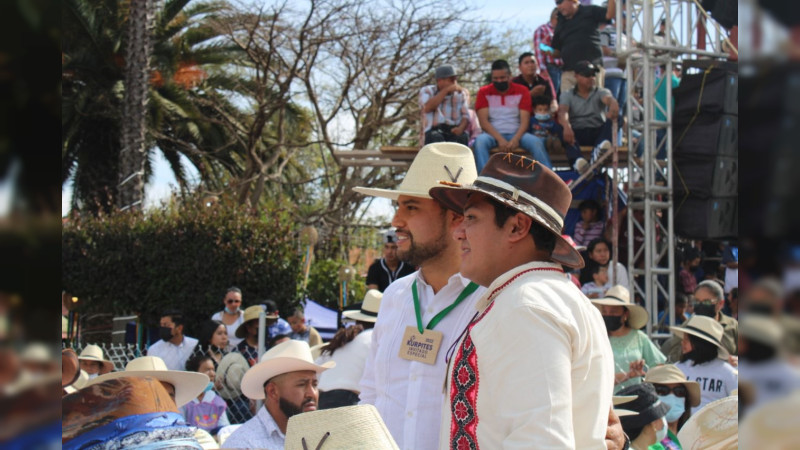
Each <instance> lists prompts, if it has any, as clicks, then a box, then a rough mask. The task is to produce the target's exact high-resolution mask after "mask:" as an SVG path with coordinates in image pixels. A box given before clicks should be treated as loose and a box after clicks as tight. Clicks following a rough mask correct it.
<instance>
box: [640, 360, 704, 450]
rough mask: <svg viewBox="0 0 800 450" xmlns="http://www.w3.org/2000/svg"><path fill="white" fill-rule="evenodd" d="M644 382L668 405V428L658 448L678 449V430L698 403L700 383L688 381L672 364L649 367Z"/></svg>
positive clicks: (679, 446) (679, 445)
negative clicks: (651, 386)
mask: <svg viewBox="0 0 800 450" xmlns="http://www.w3.org/2000/svg"><path fill="white" fill-rule="evenodd" d="M644 382H645V383H650V384H652V385H653V387H654V388H655V390H656V394H657V395H658V398H660V399H661V401H662V402H663V403H664V404H666V405H667V406H669V411H667V415H666V418H667V425H668V428H669V430H668V431H667V437H666V438H665V439H663V440H662V441H661V442H660V445H661V447H659V448H664V449H668V450H672V449H680V448H681V444H680V441H678V430H680V429H681V427H682V426H683V424H684V423H686V421H687V420H689V417H691V416H692V407H693V406H697V405H699V404H700V385H699V384H698V383H697V382H695V381H688V380H687V379H686V374H684V373H683V372H681V369H678V368H677V367H675V366H674V365H672V364H664V365H662V366H658V367H654V368H652V369H650V371H649V372H647V375H646V376H645V377H644Z"/></svg>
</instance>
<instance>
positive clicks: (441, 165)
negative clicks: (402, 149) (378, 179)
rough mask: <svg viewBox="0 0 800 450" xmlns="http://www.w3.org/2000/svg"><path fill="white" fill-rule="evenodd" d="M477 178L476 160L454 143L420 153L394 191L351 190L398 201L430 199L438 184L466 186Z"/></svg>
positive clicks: (426, 149) (438, 145)
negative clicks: (402, 196)
mask: <svg viewBox="0 0 800 450" xmlns="http://www.w3.org/2000/svg"><path fill="white" fill-rule="evenodd" d="M475 178H478V169H477V168H476V167H475V157H474V156H473V155H472V150H470V148H469V147H467V146H465V145H461V144H457V143H454V142H436V143H433V144H428V145H426V146H424V147H422V148H421V149H420V151H419V152H418V153H417V156H416V157H414V161H413V162H412V163H411V167H409V168H408V172H406V176H405V178H403V181H402V182H401V183H400V186H398V187H397V189H396V190H392V189H375V188H366V187H354V188H353V190H354V191H356V192H358V193H360V194H364V195H371V196H373V197H383V198H389V199H392V200H397V197H399V196H401V195H408V196H411V197H421V198H433V197H431V196H430V194H429V193H428V191H429V190H430V189H431V188H432V187H439V186H441V185H440V184H439V181H446V182H450V183H460V184H469V183H472V182H473V181H474V180H475Z"/></svg>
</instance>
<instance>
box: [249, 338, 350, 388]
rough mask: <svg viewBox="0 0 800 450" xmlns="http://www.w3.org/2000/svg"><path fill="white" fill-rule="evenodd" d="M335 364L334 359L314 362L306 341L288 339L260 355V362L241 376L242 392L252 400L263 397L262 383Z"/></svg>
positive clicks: (326, 367)
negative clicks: (285, 374) (319, 363)
mask: <svg viewBox="0 0 800 450" xmlns="http://www.w3.org/2000/svg"><path fill="white" fill-rule="evenodd" d="M335 366H336V363H335V362H334V361H328V362H326V363H325V364H322V365H317V364H314V358H313V357H312V356H311V348H310V347H309V346H308V342H305V341H298V340H294V339H290V340H288V341H286V342H283V343H281V344H278V345H276V346H275V347H272V348H271V349H269V351H267V352H266V353H264V354H263V355H261V362H259V363H258V364H256V365H255V366H253V367H251V368H250V370H248V371H247V373H245V374H244V377H243V378H242V393H243V394H244V395H246V396H247V397H248V398H251V399H253V400H262V399H263V398H264V383H266V382H267V381H269V380H270V379H272V378H274V377H277V376H278V375H282V374H284V373H289V372H299V371H302V370H313V371H314V372H317V373H319V372H322V371H325V370H328V369H330V368H333V367H335Z"/></svg>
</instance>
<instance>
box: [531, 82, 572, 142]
mask: <svg viewBox="0 0 800 450" xmlns="http://www.w3.org/2000/svg"><path fill="white" fill-rule="evenodd" d="M531 103H532V104H533V116H531V126H530V132H531V134H533V135H534V136H536V137H538V138H541V139H542V140H544V145H545V148H546V149H547V153H548V154H550V155H552V154H553V152H561V151H562V149H563V144H562V142H561V138H562V136H563V133H564V129H563V128H562V127H561V125H559V124H558V123H557V122H556V120H555V118H554V117H553V116H552V115H551V114H550V99H549V98H548V97H546V96H544V95H536V96H534V97H533V98H532V99H531Z"/></svg>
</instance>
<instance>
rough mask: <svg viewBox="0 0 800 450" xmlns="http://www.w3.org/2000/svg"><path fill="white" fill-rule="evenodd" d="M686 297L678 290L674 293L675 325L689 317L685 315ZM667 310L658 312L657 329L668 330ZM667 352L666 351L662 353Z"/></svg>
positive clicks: (668, 315)
mask: <svg viewBox="0 0 800 450" xmlns="http://www.w3.org/2000/svg"><path fill="white" fill-rule="evenodd" d="M687 303H688V301H687V298H686V296H685V295H684V294H682V293H680V292H676V293H675V325H680V324H682V323H683V322H685V321H686V320H687V319H688V318H689V317H688V316H686V304H687ZM669 317H670V314H669V311H667V310H666V309H665V310H664V311H661V312H660V313H658V329H659V331H669V327H670V324H669ZM662 351H663V348H662ZM664 354H665V355H666V354H667V353H666V352H665V353H664Z"/></svg>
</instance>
